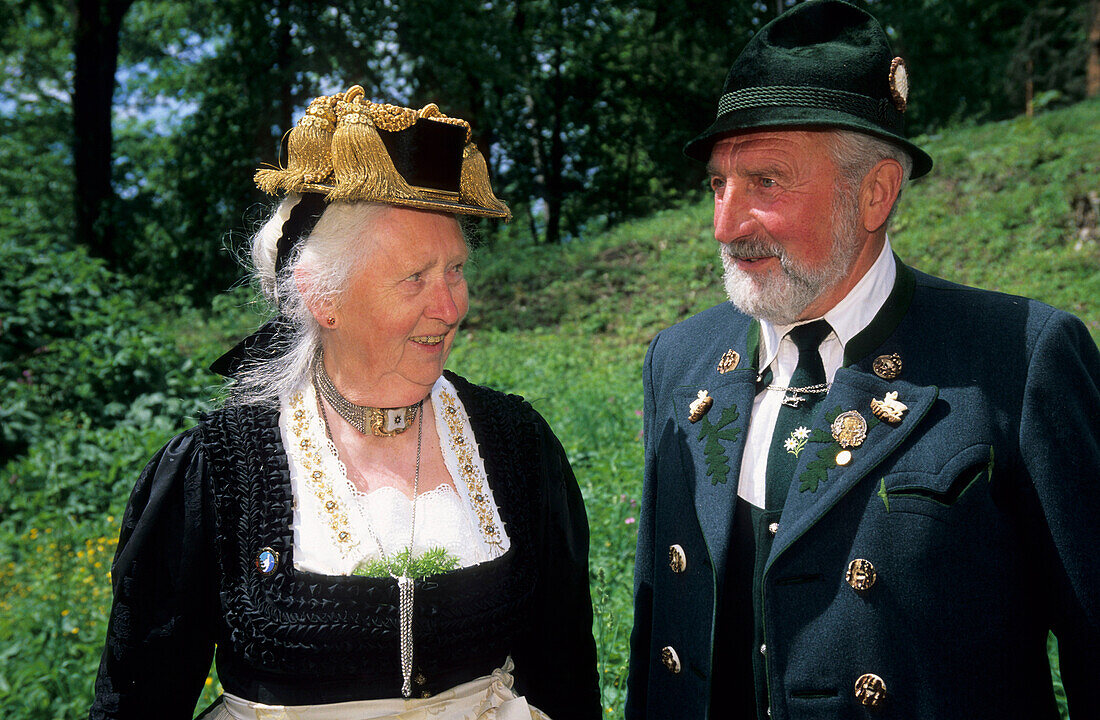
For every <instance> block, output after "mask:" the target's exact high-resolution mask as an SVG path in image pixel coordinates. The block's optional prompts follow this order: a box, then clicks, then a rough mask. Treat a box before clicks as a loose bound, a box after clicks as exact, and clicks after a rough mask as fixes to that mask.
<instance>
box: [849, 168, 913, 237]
mask: <svg viewBox="0 0 1100 720" xmlns="http://www.w3.org/2000/svg"><path fill="white" fill-rule="evenodd" d="M902 174H903V170H902V168H901V163H899V162H898V161H897V160H891V159H889V158H887V159H883V160H879V161H878V163H877V164H876V165H875V166H874V167H873V168H871V171H870V172H868V173H867V175H866V176H865V177H864V178H863V185H862V186H861V187H860V190H859V211H860V219H861V220H862V222H863V229H864V230H866V231H867V232H869V233H873V232H876V231H878V230H879V229H881V228H882V226H883V225H885V224H886V220H887V218H889V217H890V211H891V210H893V208H894V203H895V202H897V199H898V193H900V192H901V176H902Z"/></svg>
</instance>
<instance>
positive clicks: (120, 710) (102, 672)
mask: <svg viewBox="0 0 1100 720" xmlns="http://www.w3.org/2000/svg"><path fill="white" fill-rule="evenodd" d="M205 471H206V467H205V462H204V460H203V455H202V452H201V448H200V443H199V440H198V436H197V433H196V431H194V430H192V431H190V432H187V433H184V434H182V435H179V436H177V437H176V438H174V439H173V440H172V441H171V442H169V443H168V444H167V445H166V446H165V447H164V448H163V449H162V450H161V451H160V452H159V453H157V455H156V456H155V457H154V458H153V459H152V461H151V462H150V463H149V464H148V466H146V468H145V470H144V471H143V472H142V473H141V476H140V477H139V478H138V481H137V484H136V485H135V486H134V490H133V492H132V493H131V495H130V501H129V504H128V505H127V508H126V513H125V515H124V516H123V519H122V530H121V532H120V534H119V540H118V550H117V551H116V552H115V558H114V563H113V564H112V566H111V581H112V585H113V590H114V603H113V605H112V607H111V617H110V622H109V624H108V627H107V641H106V644H105V647H104V649H103V656H102V658H101V660H100V665H99V675H98V677H97V678H96V683H95V702H94V704H93V705H92V708H91V712H90V715H89V717H90V718H91V719H92V720H100V719H105V718H134V719H137V718H141V719H142V720H148V718H184V719H185V720H189V719H190V718H191V717H192V715H193V714H194V709H195V703H196V701H197V700H198V697H199V694H200V692H201V691H202V688H203V682H204V680H205V679H206V675H207V672H208V671H209V669H210V662H211V658H212V657H213V652H214V633H215V622H216V612H217V593H216V582H215V573H216V564H215V559H214V553H213V509H212V506H211V501H210V499H209V493H208V492H205V491H204V486H205V484H206V479H205V475H206V472H205Z"/></svg>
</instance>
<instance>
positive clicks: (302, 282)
mask: <svg viewBox="0 0 1100 720" xmlns="http://www.w3.org/2000/svg"><path fill="white" fill-rule="evenodd" d="M294 284H295V285H297V286H298V294H299V295H301V296H302V299H303V301H304V302H305V304H306V307H308V308H309V312H310V314H311V315H313V319H314V320H316V321H317V324H318V325H320V326H321V327H323V328H331V327H335V326H336V306H335V303H333V302H332V301H331V300H318V299H317V297H316V295H314V293H313V292H312V285H311V278H310V277H309V273H308V272H306V271H305V270H303V269H302V268H295V269H294Z"/></svg>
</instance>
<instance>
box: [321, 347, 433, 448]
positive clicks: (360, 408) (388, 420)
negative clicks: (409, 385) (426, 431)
mask: <svg viewBox="0 0 1100 720" xmlns="http://www.w3.org/2000/svg"><path fill="white" fill-rule="evenodd" d="M313 385H314V387H316V388H317V391H318V392H319V393H320V394H321V396H322V397H324V398H325V400H328V404H329V405H331V406H332V409H333V410H335V411H336V412H337V413H338V414H339V415H340V417H342V418H344V419H345V420H347V421H348V424H349V425H351V426H352V427H353V428H355V429H356V430H358V431H359V432H360V433H362V434H363V435H366V434H367V432H370V433H372V434H374V435H377V436H378V437H393V436H395V435H400V434H401V433H403V432H405V431H406V430H408V429H409V428H410V427H412V424H413V422H414V421H415V420H416V413H417V411H418V410H419V409H420V405H421V403H422V402H423V401H421V402H419V403H416V404H414V405H407V406H405V407H396V408H377V407H371V406H369V405H356V404H355V403H353V402H352V401H351V400H348V399H347V398H346V397H344V396H343V395H341V394H340V391H339V390H337V389H336V386H335V385H333V384H332V378H330V377H329V376H328V372H327V371H326V370H325V351H324V349H323V348H317V356H316V357H315V358H314V359H313Z"/></svg>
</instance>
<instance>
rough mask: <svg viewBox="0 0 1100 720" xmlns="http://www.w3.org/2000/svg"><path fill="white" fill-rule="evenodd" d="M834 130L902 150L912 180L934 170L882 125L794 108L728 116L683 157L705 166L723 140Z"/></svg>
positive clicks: (836, 113) (840, 114) (689, 146)
mask: <svg viewBox="0 0 1100 720" xmlns="http://www.w3.org/2000/svg"><path fill="white" fill-rule="evenodd" d="M833 128H839V129H844V130H854V131H856V132H861V133H865V134H867V135H871V136H874V137H877V138H881V139H883V140H886V141H888V142H891V143H894V144H895V145H898V146H900V147H901V148H903V149H904V150H905V151H906V152H907V153H909V157H911V158H912V159H913V171H912V173H911V174H910V178H918V177H921V176H922V175H927V174H928V172H929V171H930V170H931V169H932V158H931V157H930V156H929V155H928V153H926V152H924V151H923V150H921V149H920V148H919V147H917V146H916V145H914V144H913V143H911V142H909V141H908V140H907V139H905V138H903V137H901V136H900V135H894V134H892V133H889V132H886V131H885V130H883V128H882V127H881V126H880V125H876V124H875V123H872V122H870V121H867V120H864V119H863V118H860V117H858V116H854V115H850V114H848V113H845V112H842V111H838V110H828V109H822V108H807V107H794V106H790V107H756V108H746V109H743V110H734V111H732V112H728V113H725V114H724V115H722V116H720V117H719V118H718V119H716V120H715V121H714V122H713V123H711V125H710V127H708V128H707V129H706V130H704V131H703V132H702V133H700V134H699V135H698V136H697V137H695V138H694V139H692V140H691V141H690V142H689V143H688V144H687V145H685V146H684V154H685V155H687V156H688V157H689V158H692V159H694V160H698V161H700V162H704V163H705V162H708V161H709V160H710V153H711V150H712V149H713V148H714V145H715V144H716V143H717V142H718V141H719V140H721V139H722V138H723V137H726V136H729V135H736V134H738V133H744V132H752V131H757V130H768V129H781V130H795V129H815V130H824V129H833Z"/></svg>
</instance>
